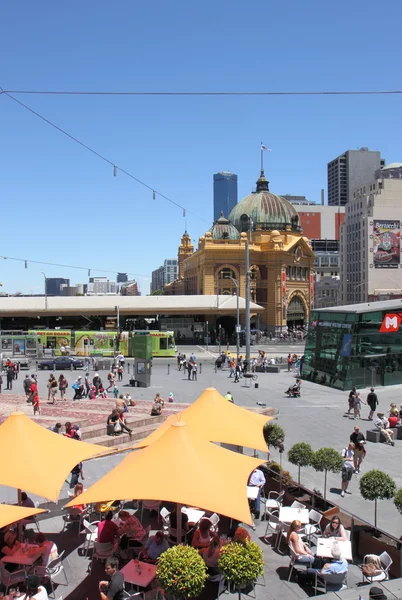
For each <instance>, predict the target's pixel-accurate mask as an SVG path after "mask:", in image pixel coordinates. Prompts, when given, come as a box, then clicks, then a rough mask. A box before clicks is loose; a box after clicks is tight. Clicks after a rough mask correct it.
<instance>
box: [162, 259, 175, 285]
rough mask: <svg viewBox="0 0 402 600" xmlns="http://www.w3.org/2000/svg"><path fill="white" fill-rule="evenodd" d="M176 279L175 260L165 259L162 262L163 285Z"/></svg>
mask: <svg viewBox="0 0 402 600" xmlns="http://www.w3.org/2000/svg"><path fill="white" fill-rule="evenodd" d="M176 279H177V258H167V259H165V260H164V262H163V285H167V284H168V283H172V281H175V280H176Z"/></svg>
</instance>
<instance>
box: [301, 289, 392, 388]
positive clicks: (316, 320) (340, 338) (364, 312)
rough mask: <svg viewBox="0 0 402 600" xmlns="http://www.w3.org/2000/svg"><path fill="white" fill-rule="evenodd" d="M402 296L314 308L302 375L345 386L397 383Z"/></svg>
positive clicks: (324, 383)
mask: <svg viewBox="0 0 402 600" xmlns="http://www.w3.org/2000/svg"><path fill="white" fill-rule="evenodd" d="M401 323H402V299H398V300H387V301H384V302H371V303H370V302H369V303H368V304H351V305H347V306H336V307H331V308H324V309H321V310H313V311H312V313H311V321H310V326H309V331H308V335H307V339H306V348H305V353H304V360H303V365H302V370H301V377H302V379H306V380H308V381H314V382H315V383H320V384H321V385H327V386H329V387H333V388H337V389H339V390H350V389H351V388H352V387H353V386H355V387H356V388H358V389H359V388H360V389H361V388H367V387H376V386H387V385H395V384H400V383H402V331H401V330H400V325H401Z"/></svg>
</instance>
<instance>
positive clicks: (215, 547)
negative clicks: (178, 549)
mask: <svg viewBox="0 0 402 600" xmlns="http://www.w3.org/2000/svg"><path fill="white" fill-rule="evenodd" d="M220 551H221V541H220V539H219V536H217V535H213V536H212V539H211V541H210V542H209V546H208V548H201V549H200V550H199V552H200V554H201V556H202V558H203V559H204V562H205V564H206V565H207V569H208V575H217V574H218V573H219V569H218V558H219V553H220Z"/></svg>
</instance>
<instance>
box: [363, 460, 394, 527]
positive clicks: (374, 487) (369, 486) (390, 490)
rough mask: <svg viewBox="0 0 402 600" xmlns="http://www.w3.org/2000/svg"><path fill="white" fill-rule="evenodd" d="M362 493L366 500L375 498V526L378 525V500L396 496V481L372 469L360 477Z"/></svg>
mask: <svg viewBox="0 0 402 600" xmlns="http://www.w3.org/2000/svg"><path fill="white" fill-rule="evenodd" d="M359 485H360V493H361V495H362V496H363V498H364V499H365V500H374V526H375V527H377V500H390V499H391V498H393V497H394V496H395V490H396V485H395V481H394V480H393V479H392V477H390V476H389V475H387V474H386V473H383V471H380V470H379V469H372V470H371V471H368V472H367V473H365V474H364V475H363V476H362V477H361V479H360V484H359Z"/></svg>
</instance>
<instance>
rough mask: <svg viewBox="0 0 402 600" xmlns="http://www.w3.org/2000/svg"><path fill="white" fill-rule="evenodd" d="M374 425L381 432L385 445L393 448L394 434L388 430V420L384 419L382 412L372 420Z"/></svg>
mask: <svg viewBox="0 0 402 600" xmlns="http://www.w3.org/2000/svg"><path fill="white" fill-rule="evenodd" d="M374 425H375V426H376V427H377V429H379V430H380V431H381V433H382V434H383V435H384V437H385V439H386V440H387V442H386V443H387V444H391V446H395V442H394V432H393V431H392V430H391V429H390V428H389V424H388V419H386V418H385V417H384V413H383V412H378V413H377V417H376V418H375V419H374Z"/></svg>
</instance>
